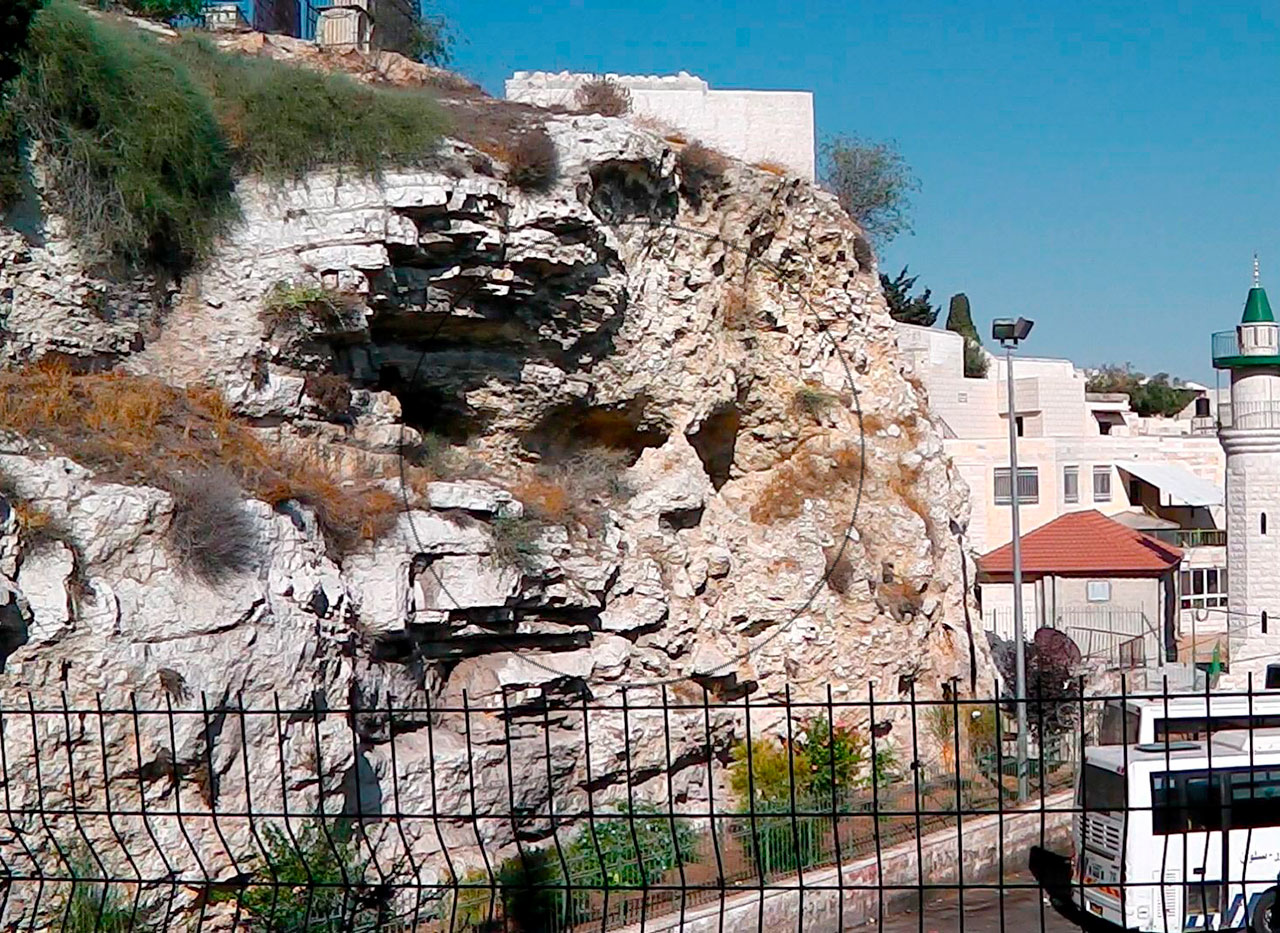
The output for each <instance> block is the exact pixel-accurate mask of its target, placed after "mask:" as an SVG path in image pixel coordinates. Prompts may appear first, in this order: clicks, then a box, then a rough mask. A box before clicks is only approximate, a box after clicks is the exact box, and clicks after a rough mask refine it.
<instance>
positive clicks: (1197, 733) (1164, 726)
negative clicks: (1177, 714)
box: [1155, 714, 1280, 742]
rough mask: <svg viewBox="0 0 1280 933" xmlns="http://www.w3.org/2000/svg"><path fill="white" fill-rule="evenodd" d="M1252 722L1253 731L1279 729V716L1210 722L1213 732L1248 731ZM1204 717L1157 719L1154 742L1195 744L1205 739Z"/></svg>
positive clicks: (1218, 718) (1215, 718) (1223, 717)
mask: <svg viewBox="0 0 1280 933" xmlns="http://www.w3.org/2000/svg"><path fill="white" fill-rule="evenodd" d="M1250 719H1252V720H1253V726H1252V728H1254V729H1275V728H1280V716H1278V715H1274V714H1272V715H1267V716H1260V715H1257V714H1255V715H1254V716H1252V717H1250V716H1248V715H1240V716H1214V717H1213V718H1212V720H1211V721H1210V722H1211V724H1212V726H1213V731H1214V732H1223V731H1225V730H1228V729H1248V728H1250V725H1249V721H1250ZM1204 732H1205V730H1204V717H1203V716H1188V717H1186V718H1183V719H1157V720H1156V722H1155V740H1156V741H1157V742H1197V741H1200V740H1201V739H1203V738H1205V734H1204Z"/></svg>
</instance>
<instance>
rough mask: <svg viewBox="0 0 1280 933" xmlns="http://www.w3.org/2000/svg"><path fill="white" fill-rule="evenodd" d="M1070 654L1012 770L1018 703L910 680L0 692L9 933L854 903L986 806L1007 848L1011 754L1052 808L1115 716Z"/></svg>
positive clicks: (898, 876)
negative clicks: (278, 694) (1097, 728)
mask: <svg viewBox="0 0 1280 933" xmlns="http://www.w3.org/2000/svg"><path fill="white" fill-rule="evenodd" d="M162 673H163V672H162ZM1059 673H1060V674H1061V675H1062V676H1063V677H1065V678H1066V680H1065V688H1063V689H1058V688H1057V687H1055V688H1054V691H1053V693H1052V695H1051V696H1045V697H1040V696H1033V697H1031V698H1028V699H1026V700H1024V701H1022V703H1023V705H1025V707H1026V709H1027V721H1028V724H1029V730H1030V735H1029V739H1030V749H1031V752H1030V756H1029V758H1028V760H1027V761H1025V762H1023V764H1022V765H1021V766H1020V767H1019V766H1016V765H1015V766H1013V767H1012V768H1011V762H1013V760H1014V759H1013V752H1014V749H1015V748H1016V742H1014V740H1013V737H1012V736H1011V734H1010V729H1011V728H1012V723H1013V721H1014V717H1013V710H1014V708H1015V706H1016V705H1017V704H1016V702H1015V701H1014V700H1012V699H1010V698H1009V697H994V696H991V695H989V694H988V695H986V696H985V697H983V696H979V697H961V696H957V695H955V694H954V693H953V694H950V695H949V696H939V694H938V693H937V692H933V693H931V694H930V695H929V697H928V698H925V697H923V696H920V695H918V694H917V687H916V686H915V685H914V684H913V683H912V682H910V681H903V683H902V684H901V686H900V687H898V688H897V689H895V690H894V692H893V693H892V695H890V696H878V695H877V692H876V691H875V690H874V689H873V688H871V687H869V686H868V687H865V688H863V691H861V695H860V696H858V697H856V698H855V697H854V696H853V693H855V692H858V691H850V692H846V691H848V686H847V685H845V684H841V685H840V687H839V689H840V691H841V693H840V696H841V699H836V694H835V691H834V690H833V689H832V688H828V689H826V690H822V691H820V692H818V693H816V694H810V695H809V697H808V698H807V699H797V698H793V697H792V696H791V694H790V692H783V693H782V694H780V695H777V694H775V695H772V696H769V695H758V696H754V697H753V696H752V695H751V694H746V695H743V696H741V697H739V698H736V699H725V698H723V697H720V696H717V695H713V694H711V693H710V692H709V691H706V690H703V689H701V688H698V687H695V686H694V685H692V684H689V683H687V682H675V683H673V684H671V685H669V686H668V687H665V688H664V687H647V688H646V687H638V688H634V689H633V690H630V691H628V690H625V689H623V690H618V689H617V688H616V687H610V688H608V689H610V690H613V691H615V692H613V693H611V694H608V695H606V696H604V697H602V698H597V697H592V696H589V695H588V693H587V692H586V690H585V688H584V689H583V691H582V692H581V693H577V692H574V690H573V688H569V690H568V692H566V693H555V692H552V693H541V694H539V693H537V692H533V691H527V690H513V691H512V692H511V693H509V694H501V695H490V696H488V697H487V699H486V700H482V701H478V702H477V701H475V700H469V699H468V697H467V694H466V693H465V692H464V693H462V694H461V696H460V698H459V700H458V701H457V702H455V703H453V704H452V705H444V704H441V705H434V704H432V703H430V702H428V701H427V700H426V698H425V697H422V698H420V700H419V702H418V703H417V704H415V705H408V706H401V705H391V704H388V705H386V706H384V707H355V708H338V707H332V706H325V705H319V704H317V705H315V706H311V707H304V708H287V707H281V706H280V705H279V704H278V703H277V704H276V705H275V706H274V707H272V708H248V707H245V706H243V705H242V704H241V703H240V702H239V701H238V700H237V699H236V698H234V697H232V698H221V699H220V700H218V701H217V702H212V701H209V700H207V699H206V698H204V697H203V696H192V695H191V694H190V693H189V692H188V691H186V690H185V689H184V688H183V687H182V684H181V681H180V679H179V680H176V681H175V680H173V678H170V680H169V687H166V688H165V689H166V690H168V691H169V699H168V700H166V701H165V702H163V703H162V704H161V707H162V708H156V707H155V706H143V705H140V703H139V702H138V700H137V699H135V698H133V697H130V696H128V695H124V696H116V697H115V698H114V699H115V702H112V703H108V702H106V700H105V699H102V698H100V699H98V700H97V701H96V702H90V703H88V704H86V705H82V706H71V705H68V704H67V701H66V699H65V697H53V698H50V699H51V700H52V702H51V703H46V704H40V703H38V702H36V701H35V700H34V698H31V699H29V700H25V701H20V702H18V703H15V702H14V698H13V695H12V694H8V695H5V694H0V787H3V788H4V801H5V806H4V814H5V815H4V817H3V823H4V827H3V830H0V929H5V930H8V929H31V930H35V929H40V930H45V929H48V930H58V929H62V930H72V931H77V933H78V931H80V930H85V931H88V930H91V929H96V930H104V931H117V930H119V931H124V930H138V931H143V930H145V931H148V933H150V931H159V930H171V929H172V930H190V931H203V930H214V929H218V930H254V931H264V933H265V931H275V933H281V931H302V930H315V931H323V933H338V931H356V930H369V931H372V930H382V931H396V933H444V931H452V933H464V931H465V933H480V931H485V933H495V931H497V930H499V929H504V928H505V929H510V930H513V931H514V930H522V931H530V930H538V931H541V933H567V931H570V930H574V929H583V928H585V929H590V930H592V931H603V930H607V929H612V928H616V927H620V926H625V925H627V924H630V923H633V922H641V923H643V922H645V921H646V920H647V921H649V922H653V921H654V920H655V918H658V917H660V916H662V915H667V916H668V919H670V918H674V917H678V916H680V914H681V913H682V912H683V911H685V910H687V909H689V908H691V907H693V906H695V905H699V904H707V905H710V904H715V903H718V904H719V905H720V909H721V910H722V911H723V910H725V909H726V907H725V904H726V901H727V900H731V899H734V898H738V899H741V898H750V897H758V896H762V895H764V894H765V893H766V892H769V896H772V892H774V891H779V892H781V891H793V892H794V891H795V890H796V888H797V885H799V886H800V887H804V886H806V885H815V884H816V886H814V887H811V888H809V889H808V890H807V891H806V893H805V895H804V896H803V898H802V899H807V900H808V902H809V903H816V902H818V901H821V900H822V899H823V898H830V899H831V903H830V905H829V908H830V911H831V913H832V915H833V916H834V915H835V914H836V913H839V914H840V915H842V916H844V917H845V919H847V920H848V922H849V924H851V925H852V924H855V923H863V922H866V921H868V920H873V919H874V918H875V916H876V902H877V901H879V902H880V905H879V906H880V908H881V909H883V908H884V905H885V904H890V905H893V904H894V903H895V899H897V902H900V901H901V899H902V898H903V897H907V896H911V895H912V894H913V893H919V892H920V891H921V890H922V885H928V886H932V885H935V884H946V883H947V882H948V880H949V879H951V878H954V877H955V873H954V867H955V865H956V864H957V862H958V863H959V864H964V861H965V859H966V858H967V857H968V856H967V851H968V850H969V848H970V847H971V846H973V845H974V844H975V843H974V838H975V837H974V836H972V832H974V830H973V828H972V827H973V825H974V824H975V822H976V823H979V824H981V825H985V826H987V829H986V830H985V832H987V833H988V836H990V838H991V839H992V840H995V841H993V842H991V843H988V844H995V845H998V840H999V839H1002V838H1004V836H1003V834H1004V832H1005V831H1006V829H1007V830H1008V831H1009V832H1012V831H1013V829H1012V827H1014V826H1015V825H1017V826H1022V825H1023V824H1024V823H1026V821H1025V820H1023V821H1022V822H1021V823H1019V822H1018V821H1017V820H1018V818H1017V816H1016V814H1017V813H1018V811H1017V810H1016V809H1015V808H1016V807H1017V805H1018V801H1017V799H1016V788H1017V781H1016V779H1013V778H1011V774H1016V773H1017V772H1018V771H1019V770H1021V771H1023V772H1024V773H1026V774H1027V775H1028V777H1029V786H1030V788H1031V793H1032V794H1033V795H1034V798H1033V800H1030V801H1027V802H1026V803H1027V805H1028V806H1032V807H1038V808H1039V809H1036V810H1035V811H1034V812H1035V820H1034V821H1033V822H1034V823H1035V825H1036V826H1039V825H1041V823H1040V822H1039V820H1041V819H1042V816H1043V809H1044V807H1045V802H1046V800H1049V801H1050V802H1051V804H1052V801H1053V800H1058V799H1059V798H1057V797H1051V796H1050V795H1052V794H1053V793H1054V792H1055V791H1057V790H1059V789H1061V788H1066V787H1069V786H1071V784H1072V782H1073V780H1074V775H1075V771H1076V764H1077V761H1078V749H1077V748H1076V747H1075V743H1076V738H1075V737H1076V736H1077V735H1078V734H1079V730H1080V728H1081V726H1082V725H1086V724H1088V723H1092V722H1096V721H1097V718H1098V711H1099V709H1100V701H1099V699H1098V698H1095V697H1088V698H1086V697H1085V696H1084V691H1083V685H1082V684H1081V683H1079V682H1077V681H1076V680H1074V679H1073V678H1072V675H1071V671H1070V670H1068V669H1065V668H1064V669H1063V670H1061V671H1059ZM175 676H176V675H175ZM161 682H162V684H163V683H165V682H166V681H165V679H164V677H162V678H161ZM895 683H896V681H895ZM984 818H985V822H984ZM1006 821H1007V822H1008V823H1009V827H1005V826H1004V823H1005V822H1006ZM1027 825H1030V824H1029V823H1028V824H1027ZM1063 825H1065V822H1063ZM949 827H950V828H951V833H950V836H947V835H946V834H945V833H942V832H940V831H943V830H947V829H948V828H949ZM957 829H959V830H962V832H957V831H955V830H957ZM997 829H998V830H999V834H997ZM931 833H935V834H938V837H937V838H939V839H940V840H941V841H938V842H933V843H930V845H931V847H933V855H932V856H931V859H930V861H929V863H928V864H927V865H925V864H916V863H915V861H914V858H915V853H916V851H917V846H918V845H920V844H921V843H920V842H918V840H921V839H923V838H924V837H927V836H930V834H931ZM930 838H934V837H930ZM939 847H940V848H939ZM948 851H949V852H950V854H947V852H948ZM890 860H897V861H893V862H892V864H894V865H895V868H894V872H895V873H894V874H882V873H878V872H876V871H875V870H874V869H875V867H876V866H877V865H879V864H889V863H890ZM1012 861H1016V860H1013V859H1011V862H1012ZM852 865H863V866H865V865H870V866H871V867H872V869H873V872H872V875H871V876H870V880H867V877H868V876H867V875H866V874H865V872H864V873H863V874H856V875H855V874H850V876H849V878H848V879H847V881H846V880H842V882H841V884H842V885H843V890H845V891H846V892H848V893H850V894H852V892H857V891H861V892H862V894H861V895H860V898H861V906H858V905H856V904H853V903H852V902H851V903H850V904H845V903H844V901H843V897H842V898H836V897H835V895H834V893H833V892H834V891H835V889H834V888H833V887H832V885H831V884H830V883H817V882H815V881H814V880H813V879H814V878H815V877H817V876H819V875H820V874H821V871H820V870H822V869H824V868H825V869H827V870H830V868H831V866H846V867H847V866H852ZM901 865H907V866H908V868H906V869H904V868H902V867H900V866H901ZM912 866H914V867H912ZM948 866H950V867H948ZM850 871H852V869H850ZM903 871H909V872H910V873H911V874H912V877H910V878H908V877H905V876H903V875H902V872H903ZM916 875H918V877H915V876H916ZM960 877H968V876H967V875H966V873H965V872H963V871H962V872H961V873H960ZM859 879H861V880H859ZM970 880H972V878H970ZM1001 883H1003V881H1002V880H1001ZM1014 883H1017V882H1016V881H1015V882H1014ZM837 900H840V904H837V903H836V901H837ZM855 908H856V909H855ZM704 909H706V908H704ZM771 909H772V908H771ZM846 909H848V910H849V911H850V913H848V914H845V913H844V912H845V910H846ZM859 911H861V912H860V913H859ZM68 917H74V918H75V919H74V921H73V922H71V923H70V924H68V923H66V922H65V921H66V918H68ZM669 926H670V924H667V923H665V922H664V924H663V925H662V926H655V927H654V928H655V929H666V928H668V927H669ZM838 928H839V927H838ZM838 928H837V929H838Z"/></svg>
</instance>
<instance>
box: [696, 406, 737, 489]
mask: <svg viewBox="0 0 1280 933" xmlns="http://www.w3.org/2000/svg"><path fill="white" fill-rule="evenodd" d="M741 421H742V419H741V417H740V416H739V414H738V408H737V406H736V405H733V404H729V403H726V404H724V405H720V406H718V407H717V408H715V409H714V410H713V411H712V412H711V414H709V415H707V417H706V418H704V419H703V421H702V426H701V427H700V428H698V430H697V431H695V432H694V433H692V434H690V435H689V443H690V444H692V445H693V449H694V450H695V451H696V452H697V454H698V459H699V460H701V461H702V468H703V469H704V470H706V471H707V476H708V477H710V478H711V485H712V486H713V487H715V488H716V489H717V490H719V489H720V487H721V486H723V485H724V484H725V483H727V482H728V481H729V470H730V469H731V468H732V467H733V456H734V451H735V449H736V448H737V445H738V428H739V426H740V424H741Z"/></svg>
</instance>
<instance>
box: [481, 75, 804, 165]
mask: <svg viewBox="0 0 1280 933" xmlns="http://www.w3.org/2000/svg"><path fill="white" fill-rule="evenodd" d="M595 77H597V76H596V75H589V74H571V73H570V72H567V71H562V72H559V73H551V72H545V71H532V72H531V71H517V72H516V73H515V74H514V75H512V76H511V77H510V78H509V79H507V82H506V91H505V93H506V97H507V99H508V100H516V101H521V102H523V103H528V104H536V105H538V106H540V107H557V106H559V107H572V106H573V103H574V94H575V93H576V92H577V90H578V88H579V87H581V86H582V85H583V84H584V83H585V82H587V81H590V80H591V79H592V78H595ZM608 77H610V78H612V79H613V80H615V81H617V82H618V83H619V84H621V85H622V86H624V87H625V88H627V90H629V91H630V92H631V105H632V109H633V112H635V113H637V114H643V115H646V116H649V117H653V118H654V119H656V120H659V121H661V122H663V123H667V124H669V125H670V126H671V127H673V128H674V129H679V130H682V131H683V132H684V133H686V134H688V136H689V138H690V139H697V140H699V141H701V142H703V143H705V144H707V145H708V146H712V147H714V148H716V149H722V150H724V151H725V152H726V153H728V154H729V155H731V156H734V157H735V158H738V159H742V160H743V161H744V162H776V163H778V164H780V165H783V166H785V167H786V168H787V170H788V171H790V172H792V173H794V174H796V175H798V176H799V177H801V178H803V179H805V180H806V181H813V179H814V177H815V175H814V156H815V145H814V130H813V92H811V91H747V90H723V91H719V90H712V89H711V88H710V87H709V86H708V85H707V82H706V81H704V80H702V79H701V78H699V77H696V76H695V75H691V74H689V73H687V72H683V71H682V72H680V73H679V74H678V75H643V76H642V75H609V76H608Z"/></svg>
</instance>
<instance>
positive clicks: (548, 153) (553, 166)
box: [504, 129, 560, 191]
mask: <svg viewBox="0 0 1280 933" xmlns="http://www.w3.org/2000/svg"><path fill="white" fill-rule="evenodd" d="M504 155H505V157H506V162H507V180H508V181H509V182H511V184H513V185H515V186H516V187H517V188H520V189H521V190H523V191H546V190H547V189H548V188H550V187H551V186H552V185H554V184H555V182H556V177H557V176H558V175H559V173H560V156H559V154H558V153H557V152H556V144H555V143H554V142H553V141H552V139H551V137H550V136H548V135H547V132H546V130H541V129H533V130H526V131H525V132H523V133H521V134H520V135H519V136H518V137H517V138H516V140H515V143H514V144H513V145H512V146H511V147H510V148H509V149H508V150H507V151H506V152H505V153H504Z"/></svg>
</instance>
